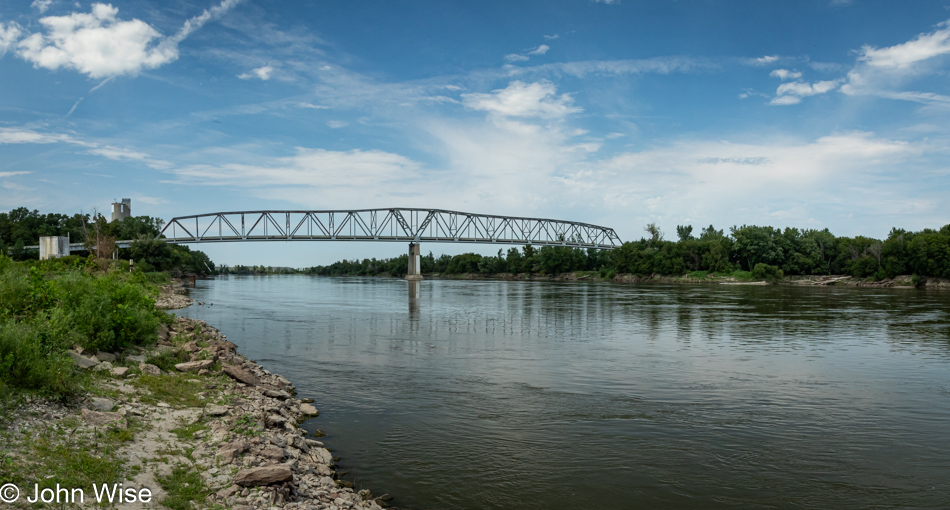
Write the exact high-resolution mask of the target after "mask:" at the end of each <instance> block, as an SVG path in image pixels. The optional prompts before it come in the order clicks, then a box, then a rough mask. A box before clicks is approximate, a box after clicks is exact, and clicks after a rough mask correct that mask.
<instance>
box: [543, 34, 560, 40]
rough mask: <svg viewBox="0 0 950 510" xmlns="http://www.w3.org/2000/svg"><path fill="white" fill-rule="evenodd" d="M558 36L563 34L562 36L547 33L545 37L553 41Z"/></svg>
mask: <svg viewBox="0 0 950 510" xmlns="http://www.w3.org/2000/svg"><path fill="white" fill-rule="evenodd" d="M558 37H561V36H560V35H559V34H550V35H545V36H544V38H545V39H547V40H549V41H553V40H555V39H557V38H558Z"/></svg>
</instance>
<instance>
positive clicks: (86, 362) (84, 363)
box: [69, 351, 99, 370]
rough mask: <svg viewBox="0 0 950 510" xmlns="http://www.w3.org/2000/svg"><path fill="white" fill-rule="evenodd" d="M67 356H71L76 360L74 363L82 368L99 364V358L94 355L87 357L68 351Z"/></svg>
mask: <svg viewBox="0 0 950 510" xmlns="http://www.w3.org/2000/svg"><path fill="white" fill-rule="evenodd" d="M69 357H71V358H72V359H73V361H75V362H76V365H78V366H79V368H81V369H83V370H86V369H87V368H92V367H94V366H96V365H98V364H99V360H98V359H97V358H96V357H95V356H92V357H90V358H87V357H85V356H83V355H81V354H76V353H75V352H73V351H69Z"/></svg>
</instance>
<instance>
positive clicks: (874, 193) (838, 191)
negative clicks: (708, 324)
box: [566, 132, 940, 239]
mask: <svg viewBox="0 0 950 510" xmlns="http://www.w3.org/2000/svg"><path fill="white" fill-rule="evenodd" d="M928 150H931V149H929V148H928V147H927V146H926V145H923V144H916V143H909V142H904V141H899V140H889V139H884V138H879V137H877V136H875V135H874V134H873V133H868V132H849V133H834V134H831V135H828V136H823V137H820V138H818V139H816V140H813V141H803V140H789V139H775V140H771V141H759V142H755V143H733V142H728V141H721V140H682V141H679V142H675V143H672V144H670V145H667V146H662V147H656V148H653V149H648V150H644V151H641V152H630V153H624V154H620V155H617V156H614V157H612V158H609V159H606V160H602V161H598V162H595V163H592V164H590V165H577V166H576V168H577V169H576V170H575V174H574V175H571V176H569V177H568V180H567V182H566V183H567V184H571V185H573V184H576V185H585V186H588V187H589V188H588V189H589V194H588V200H590V201H591V202H592V203H597V204H602V207H604V208H605V209H606V210H607V211H612V212H610V213H608V214H610V215H611V216H612V217H616V218H617V219H616V220H615V221H614V220H611V221H610V222H609V223H607V224H613V223H616V224H617V225H623V224H624V223H629V222H630V221H631V220H632V221H634V222H635V223H634V225H638V226H639V225H643V224H645V223H647V222H649V221H655V220H657V219H662V218H665V219H666V221H667V222H668V224H669V226H670V227H672V226H673V225H675V224H676V223H677V222H679V221H682V220H681V219H682V218H703V221H704V223H705V224H708V223H714V224H716V225H717V226H719V227H720V228H722V227H728V226H729V225H731V224H742V223H757V224H762V223H763V222H766V223H768V222H769V220H768V218H773V220H774V221H781V222H783V223H784V224H778V225H776V226H786V225H788V226H807V225H808V220H809V218H815V217H822V218H824V222H825V223H824V226H829V225H838V226H839V227H841V226H844V224H845V223H846V222H847V221H848V220H846V219H845V216H846V215H848V214H852V213H853V214H854V215H855V216H860V217H861V218H862V219H861V220H860V221H862V222H866V223H864V224H863V227H865V228H862V230H865V232H866V233H867V230H866V226H867V225H868V224H873V223H874V221H875V220H874V219H871V218H873V217H882V216H887V215H894V216H897V215H900V214H915V215H916V214H919V213H921V211H917V210H914V211H911V210H912V209H914V208H915V207H916V206H910V205H909V204H907V203H906V200H903V199H904V198H906V197H907V196H917V197H924V196H926V194H927V193H926V192H927V191H928V190H926V189H924V188H923V187H922V186H920V185H919V184H916V183H913V182H912V181H911V180H900V181H897V182H895V181H894V180H892V179H891V176H892V175H894V174H895V173H902V172H905V171H906V170H905V169H907V168H912V167H913V166H912V162H914V161H915V160H916V158H918V157H921V156H922V155H925V154H926V153H927V151H928ZM936 150H940V149H936ZM915 186H916V187H917V188H916V189H912V188H914V187H915ZM856 193H860V194H861V196H862V200H860V201H854V200H852V199H850V198H846V197H849V196H853V195H851V194H856ZM805 197H807V198H805ZM921 201H925V200H924V199H923V198H921V200H919V201H918V202H921ZM902 202H903V203H902ZM923 207H924V208H927V211H926V213H928V214H930V215H933V216H936V215H938V214H940V211H939V203H937V202H935V203H933V204H931V205H929V206H928V205H924V206H923ZM631 208H633V209H634V210H636V211H638V212H637V213H635V214H639V215H640V216H639V217H636V216H635V217H633V218H631V217H630V213H629V211H630V209H631ZM624 216H626V219H624ZM894 216H890V217H889V221H897V222H898V223H899V221H898V220H894ZM725 222H729V223H725ZM619 233H620V235H621V237H622V238H624V239H626V237H624V235H625V233H624V232H619ZM630 233H631V234H634V235H642V234H641V233H640V232H638V231H636V230H634V231H633V232H630ZM872 233H873V232H872ZM885 233H886V232H881V234H882V235H883V234H885Z"/></svg>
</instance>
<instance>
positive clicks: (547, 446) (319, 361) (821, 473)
mask: <svg viewBox="0 0 950 510" xmlns="http://www.w3.org/2000/svg"><path fill="white" fill-rule="evenodd" d="M408 285H409V283H408V282H405V281H403V280H397V279H387V278H319V277H306V276H269V277H235V276H231V277H218V278H216V279H213V280H204V281H199V282H198V283H197V286H196V288H194V289H192V290H191V297H192V298H194V299H196V300H198V301H202V302H205V305H204V306H199V305H197V304H196V305H194V306H192V307H190V308H188V309H185V310H180V311H178V313H179V314H180V315H185V316H189V317H194V318H199V319H204V320H206V321H208V322H209V323H211V324H212V325H214V326H216V327H218V328H219V329H220V330H221V331H222V332H224V333H225V334H226V335H227V336H228V339H229V340H231V341H232V342H234V343H236V344H237V345H238V347H239V350H240V351H241V352H242V353H244V354H245V355H246V356H247V357H248V358H251V359H254V360H256V361H258V362H259V363H261V364H262V365H263V366H264V367H265V368H267V369H269V370H271V371H273V372H276V373H279V374H282V375H284V376H286V377H288V378H289V379H290V380H291V381H292V382H293V383H294V384H295V385H296V387H297V391H298V396H300V397H311V398H313V399H315V401H316V404H315V405H316V406H317V407H318V408H319V409H320V412H321V415H320V416H319V417H318V418H315V419H313V420H310V421H308V422H307V423H306V424H305V427H306V428H308V430H316V429H317V428H319V429H321V430H323V431H324V432H326V434H327V437H326V438H325V441H326V443H327V445H328V446H330V447H332V448H333V454H334V455H338V456H339V457H340V458H341V460H340V461H339V465H340V469H341V470H342V471H347V472H348V473H347V474H346V475H344V476H343V478H344V479H347V480H350V481H353V482H354V483H355V484H356V487H357V489H359V488H361V487H366V488H369V489H371V490H372V491H373V492H374V494H377V495H378V494H380V493H383V492H385V493H389V494H391V495H392V496H394V497H395V500H394V501H393V503H394V504H395V505H397V506H399V507H400V508H403V509H423V508H446V509H489V508H497V509H515V508H517V509H535V508H536V509H559V508H604V509H621V508H658V509H665V508H668V509H716V508H730V509H738V508H743V509H745V508H749V509H760V508H761V509H766V508H769V509H771V508H950V292H946V291H943V292H940V291H924V290H917V289H868V288H834V287H817V288H816V287H792V286H727V285H691V286H687V285H679V286H676V285H624V284H613V283H594V282H521V281H454V280H429V281H423V282H421V287H420V288H419V294H418V297H417V298H409V297H408V287H407V286H408Z"/></svg>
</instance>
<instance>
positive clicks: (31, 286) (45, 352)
mask: <svg viewBox="0 0 950 510" xmlns="http://www.w3.org/2000/svg"><path fill="white" fill-rule="evenodd" d="M98 267H99V265H98V264H97V263H96V262H95V261H88V260H86V259H77V258H71V260H68V261H66V262H63V261H43V262H39V261H26V262H14V261H13V260H11V259H10V258H8V257H5V256H3V255H0V390H4V389H5V387H12V388H20V389H28V390H35V391H39V392H41V393H48V394H51V395H54V396H66V395H69V394H72V393H74V392H76V391H77V390H78V387H79V383H80V382H81V379H82V375H81V373H80V372H79V371H78V370H77V369H76V367H75V365H74V363H73V361H72V359H71V358H70V357H69V355H68V353H67V352H66V351H67V349H69V348H71V347H72V346H75V345H78V346H80V347H82V348H83V349H85V350H88V351H93V352H94V351H97V350H102V351H116V350H120V349H123V348H125V347H128V346H131V345H136V344H142V343H146V342H150V341H154V340H155V331H156V329H157V327H158V325H159V324H160V323H161V322H162V321H163V320H168V319H167V316H166V315H165V314H164V313H162V312H160V311H158V310H156V309H155V299H154V298H155V297H156V296H157V288H156V287H155V286H154V285H152V284H150V283H149V281H148V278H146V277H145V276H144V275H140V274H129V273H123V272H102V271H101V270H99V269H98Z"/></svg>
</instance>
